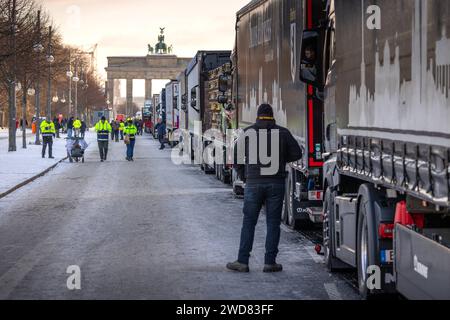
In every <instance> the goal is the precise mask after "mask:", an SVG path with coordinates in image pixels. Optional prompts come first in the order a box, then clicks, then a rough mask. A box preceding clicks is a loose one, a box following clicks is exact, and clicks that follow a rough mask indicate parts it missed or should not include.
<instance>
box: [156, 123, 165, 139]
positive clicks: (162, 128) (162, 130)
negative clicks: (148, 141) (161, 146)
mask: <svg viewBox="0 0 450 320" xmlns="http://www.w3.org/2000/svg"><path fill="white" fill-rule="evenodd" d="M155 129H156V130H157V131H158V137H164V136H165V135H166V125H165V123H164V122H161V123H158V124H157V125H156V127H155Z"/></svg>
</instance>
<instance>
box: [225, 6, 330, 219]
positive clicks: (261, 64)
mask: <svg viewBox="0 0 450 320" xmlns="http://www.w3.org/2000/svg"><path fill="white" fill-rule="evenodd" d="M325 7H326V3H325V1H321V0H314V1H312V0H301V1H296V0H260V1H252V2H251V3H249V4H248V5H247V6H246V7H244V8H243V9H241V10H240V11H239V12H238V13H237V22H236V48H235V52H234V59H233V60H234V61H235V65H234V66H233V68H234V72H233V77H234V78H235V81H236V90H233V95H234V98H233V100H234V101H236V104H237V110H238V120H239V126H240V127H241V128H244V127H247V126H249V125H250V124H252V123H254V122H255V121H256V114H257V109H258V106H259V105H260V104H262V103H269V104H271V105H272V107H273V109H274V114H275V118H276V121H277V123H278V124H279V125H281V126H283V127H287V128H288V129H289V130H290V131H291V132H292V134H293V135H294V136H295V137H296V139H297V141H298V143H299V144H300V146H301V148H302V150H303V154H304V157H303V159H302V160H301V161H299V162H296V163H292V164H290V165H289V168H288V171H289V176H288V179H287V189H286V190H287V192H286V205H285V209H286V210H285V211H284V213H283V220H284V222H285V223H286V224H287V225H288V226H290V227H292V228H297V227H306V226H309V225H310V224H311V222H315V223H319V222H321V218H322V197H323V188H322V164H323V155H322V153H323V145H322V141H323V126H322V124H323V103H322V101H321V100H320V99H318V98H317V97H316V95H315V94H314V92H313V87H312V86H310V85H305V84H304V83H303V82H301V81H300V79H299V76H298V70H299V65H300V46H301V39H302V32H303V29H304V28H312V27H317V26H318V25H319V24H320V21H321V20H322V19H323V17H324V16H325V15H324V10H325ZM233 186H234V189H235V191H238V192H239V191H240V189H241V190H242V189H243V182H242V181H239V180H238V179H237V177H236V174H233Z"/></svg>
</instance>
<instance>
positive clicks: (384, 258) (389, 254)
mask: <svg viewBox="0 0 450 320" xmlns="http://www.w3.org/2000/svg"><path fill="white" fill-rule="evenodd" d="M380 254H381V263H393V262H394V250H382V251H381V252H380Z"/></svg>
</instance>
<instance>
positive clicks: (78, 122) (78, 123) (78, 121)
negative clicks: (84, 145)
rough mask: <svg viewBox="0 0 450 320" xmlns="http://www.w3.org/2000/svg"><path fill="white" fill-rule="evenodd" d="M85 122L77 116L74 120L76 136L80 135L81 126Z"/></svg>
mask: <svg viewBox="0 0 450 320" xmlns="http://www.w3.org/2000/svg"><path fill="white" fill-rule="evenodd" d="M82 125H83V124H82V123H81V120H80V119H79V118H77V119H76V120H75V121H74V122H73V130H74V131H75V137H79V136H80V130H81V126H82Z"/></svg>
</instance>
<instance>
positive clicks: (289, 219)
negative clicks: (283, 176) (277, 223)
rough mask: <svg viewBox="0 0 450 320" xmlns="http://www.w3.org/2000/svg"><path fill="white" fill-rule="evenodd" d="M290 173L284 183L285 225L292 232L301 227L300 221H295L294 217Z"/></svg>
mask: <svg viewBox="0 0 450 320" xmlns="http://www.w3.org/2000/svg"><path fill="white" fill-rule="evenodd" d="M292 183H293V180H292V173H291V172H290V173H289V177H288V179H287V183H286V197H285V211H286V213H285V216H286V217H285V223H286V226H288V227H289V228H290V229H292V230H298V229H300V228H302V227H303V223H302V221H300V220H298V219H295V215H294V192H293V187H292Z"/></svg>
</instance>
